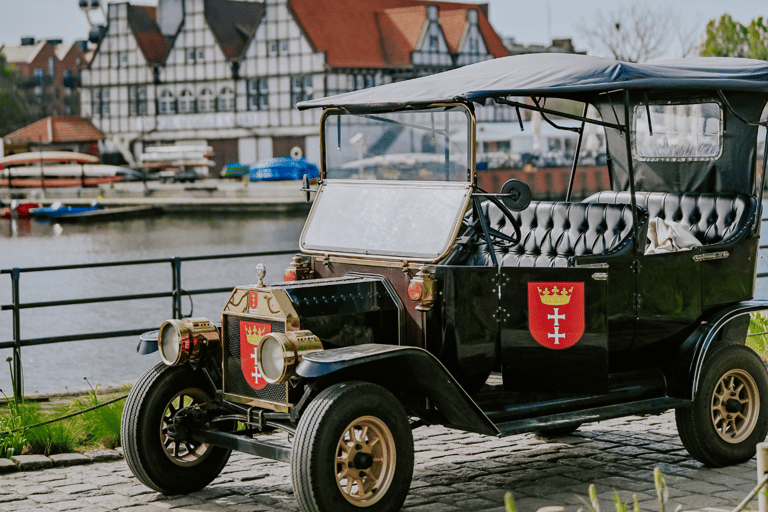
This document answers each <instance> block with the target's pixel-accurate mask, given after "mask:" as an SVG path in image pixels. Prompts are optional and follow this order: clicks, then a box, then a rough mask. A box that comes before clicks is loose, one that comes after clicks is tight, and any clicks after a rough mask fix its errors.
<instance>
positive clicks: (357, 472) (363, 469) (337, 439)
mask: <svg viewBox="0 0 768 512" xmlns="http://www.w3.org/2000/svg"><path fill="white" fill-rule="evenodd" d="M412 475H413V436H412V434H411V428H410V424H409V421H408V417H407V416H406V414H405V410H404V409H403V406H402V405H401V404H400V402H398V400H397V399H396V398H395V397H394V396H393V395H392V394H391V393H390V392H389V391H387V390H386V389H384V388H382V387H381V386H377V385H375V384H370V383H367V382H347V383H342V384H336V385H334V386H331V387H330V388H328V389H325V390H324V391H322V392H321V393H320V394H319V395H318V396H317V397H316V398H315V399H314V400H312V402H311V403H310V404H309V406H308V407H307V409H306V411H304V413H303V414H302V417H301V420H300V421H299V426H298V429H297V431H296V441H295V442H294V446H293V452H292V456H291V476H292V477H293V488H294V492H295V494H296V497H297V499H298V501H299V505H300V506H301V509H302V510H307V511H318V512H319V511H327V510H334V511H352V510H360V509H365V510H369V511H372V512H374V511H375V512H382V511H397V510H400V507H402V504H403V502H404V501H405V498H406V496H407V494H408V489H409V487H410V483H411V477H412Z"/></svg>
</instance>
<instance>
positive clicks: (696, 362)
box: [668, 300, 768, 399]
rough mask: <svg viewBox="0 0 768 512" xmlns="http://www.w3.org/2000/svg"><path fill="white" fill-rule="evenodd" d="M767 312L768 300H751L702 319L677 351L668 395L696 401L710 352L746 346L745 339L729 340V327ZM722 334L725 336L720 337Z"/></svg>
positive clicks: (721, 309) (732, 305)
mask: <svg viewBox="0 0 768 512" xmlns="http://www.w3.org/2000/svg"><path fill="white" fill-rule="evenodd" d="M766 309H768V300H749V301H744V302H738V303H736V304H731V305H729V306H726V307H724V308H720V309H718V310H717V311H715V312H713V313H712V314H710V315H709V316H708V317H707V318H705V319H704V320H702V321H701V323H700V324H699V326H698V327H697V328H696V330H694V331H693V333H691V335H690V336H688V338H686V340H685V341H684V342H683V344H682V345H680V347H679V348H678V349H677V352H676V355H675V357H674V358H673V361H674V363H673V367H672V371H671V379H670V384H669V388H668V394H669V395H670V396H674V397H678V398H687V399H692V398H693V397H694V396H695V395H696V392H697V391H698V389H699V381H700V379H701V369H702V366H703V364H704V359H705V358H706V356H707V353H708V352H709V351H710V349H712V348H714V347H715V346H718V345H720V344H721V343H726V342H731V341H739V342H741V343H744V341H745V340H743V339H735V338H730V337H728V336H727V334H728V333H727V329H728V327H729V326H732V325H734V324H735V322H734V321H735V320H737V319H740V317H742V316H743V315H748V314H749V313H752V312H753V311H763V310H766ZM721 333H722V334H725V336H720V335H721Z"/></svg>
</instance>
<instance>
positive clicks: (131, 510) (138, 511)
mask: <svg viewBox="0 0 768 512" xmlns="http://www.w3.org/2000/svg"><path fill="white" fill-rule="evenodd" d="M102 510H103V509H102ZM78 512H80V511H78ZM118 512H168V509H165V508H161V507H158V506H157V505H140V506H138V507H128V508H120V509H118Z"/></svg>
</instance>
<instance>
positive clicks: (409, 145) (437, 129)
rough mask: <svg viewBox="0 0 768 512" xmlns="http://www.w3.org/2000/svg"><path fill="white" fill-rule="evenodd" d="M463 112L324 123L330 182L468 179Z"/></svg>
mask: <svg viewBox="0 0 768 512" xmlns="http://www.w3.org/2000/svg"><path fill="white" fill-rule="evenodd" d="M469 127H470V116H469V113H468V111H467V110H466V109H465V108H463V107H445V108H439V109H430V110H421V111H416V112H414V111H407V112H395V113H381V114H378V113H377V114H358V115H353V114H331V115H328V116H326V117H325V120H324V123H323V130H324V134H325V148H324V149H325V164H326V165H325V169H326V174H325V177H326V178H329V179H364V180H408V181H464V182H467V181H469V180H470V179H471V175H470V172H469V170H470V168H471V152H470V150H469V148H470V143H469V140H468V138H467V137H466V135H465V134H466V133H470V130H469Z"/></svg>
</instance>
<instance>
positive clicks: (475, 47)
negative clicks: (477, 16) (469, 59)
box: [469, 37, 480, 55]
mask: <svg viewBox="0 0 768 512" xmlns="http://www.w3.org/2000/svg"><path fill="white" fill-rule="evenodd" d="M469 53H471V54H472V55H477V54H479V53H480V45H479V44H478V41H477V38H476V37H471V38H470V39H469Z"/></svg>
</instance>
